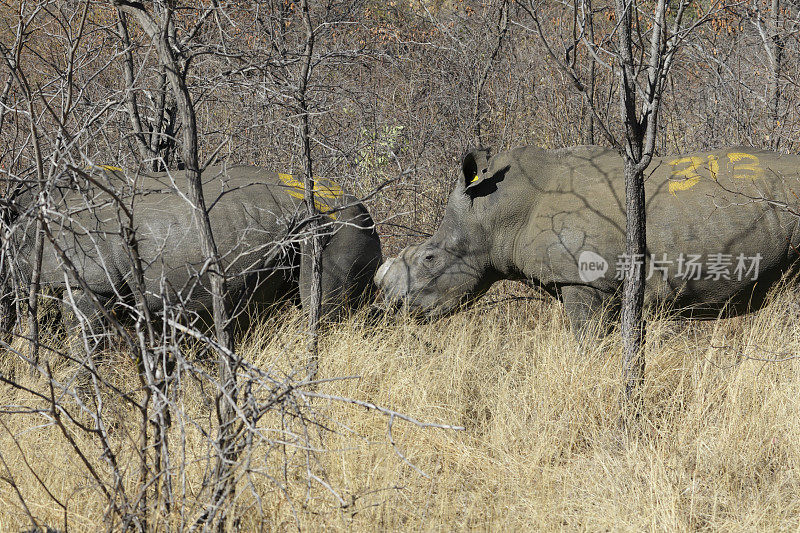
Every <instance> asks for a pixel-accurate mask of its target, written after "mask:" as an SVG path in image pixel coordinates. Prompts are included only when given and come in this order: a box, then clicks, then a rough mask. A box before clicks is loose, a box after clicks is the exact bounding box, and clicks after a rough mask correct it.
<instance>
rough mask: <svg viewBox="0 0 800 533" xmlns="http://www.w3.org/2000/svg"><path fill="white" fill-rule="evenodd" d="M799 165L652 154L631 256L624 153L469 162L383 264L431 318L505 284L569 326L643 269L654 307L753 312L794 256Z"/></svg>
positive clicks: (768, 156) (524, 153)
mask: <svg viewBox="0 0 800 533" xmlns="http://www.w3.org/2000/svg"><path fill="white" fill-rule="evenodd" d="M799 169H800V157H797V156H789V155H781V154H777V153H771V152H764V151H758V150H753V149H749V148H739V147H735V148H729V149H722V150H717V151H713V152H708V153H696V154H688V155H682V156H673V157H664V158H655V159H654V160H653V162H652V164H651V165H650V167H649V168H648V170H647V171H646V174H645V188H646V209H647V254H646V255H645V257H644V258H629V257H626V256H625V255H624V252H625V211H624V209H625V192H624V175H623V161H622V158H621V157H620V156H619V155H618V154H617V153H616V152H614V151H612V150H608V149H604V148H600V147H593V146H583V147H575V148H568V149H561V150H544V149H539V148H534V147H525V148H518V149H514V150H511V151H508V152H504V153H500V154H498V155H496V156H494V157H492V158H490V159H489V158H488V156H487V153H486V152H485V151H475V152H472V153H470V154H468V155H467V156H466V157H465V159H464V163H463V175H462V176H461V177H460V178H459V180H458V183H457V185H456V187H455V189H454V190H453V192H452V193H451V195H450V198H449V201H448V204H447V209H446V213H445V216H444V219H443V220H442V222H441V225H440V227H439V228H438V230H437V231H436V233H435V234H434V235H433V236H432V237H431V238H430V239H429V240H427V241H426V242H424V243H422V244H420V245H417V246H411V247H409V248H406V249H405V250H403V252H402V253H401V254H400V255H399V256H398V257H396V258H392V259H389V260H388V261H386V263H384V264H383V265H382V266H381V268H380V269H379V271H378V273H377V274H376V282H377V283H378V285H379V286H380V287H381V288H382V289H383V291H384V294H385V295H386V296H387V297H388V298H389V299H392V300H398V299H399V300H404V301H405V302H406V304H407V305H408V306H409V307H410V308H411V309H412V310H414V311H417V312H419V313H423V314H427V315H431V316H435V315H439V314H442V313H447V312H449V311H452V310H453V309H455V308H456V307H457V306H459V305H460V304H462V303H464V302H465V301H469V300H471V299H475V298H476V297H477V296H479V295H480V294H482V293H483V292H484V291H485V290H486V289H487V288H488V287H489V286H490V285H491V284H492V283H493V282H495V281H497V280H500V279H515V280H528V281H530V282H532V283H534V284H536V285H539V286H540V287H542V288H543V289H544V290H546V291H547V292H549V293H551V294H552V295H554V296H556V297H558V298H559V299H561V300H562V301H563V302H564V305H565V306H566V310H567V313H568V315H569V316H570V319H571V321H572V323H573V326H574V327H576V328H577V329H578V330H580V329H581V328H582V327H583V326H584V325H585V323H586V320H587V319H588V318H589V317H590V316H591V315H592V314H593V313H595V312H597V311H598V310H600V309H601V308H603V306H604V305H607V304H612V305H613V304H618V303H619V297H620V294H621V291H620V289H621V286H622V283H623V275H624V271H625V270H626V269H627V268H630V267H631V266H633V267H634V268H637V267H638V268H642V269H644V275H645V276H646V277H647V278H648V279H647V282H646V296H645V299H646V302H647V303H650V304H652V303H655V302H666V303H667V304H670V305H672V306H673V307H674V308H675V309H677V310H678V311H679V312H681V313H683V314H686V315H691V316H695V317H708V316H718V314H719V312H720V310H722V309H729V310H730V311H732V312H745V311H747V310H750V309H755V308H757V307H758V306H759V305H761V303H762V302H763V300H764V297H765V295H766V293H767V291H768V289H769V288H770V287H771V286H772V285H773V284H774V283H775V282H776V281H777V280H779V279H780V278H781V276H782V274H783V273H784V272H786V271H787V270H788V269H790V267H792V266H793V264H794V262H795V259H796V258H797V256H798V253H797V251H798V247H799V246H800V234H799V233H798V229H797V228H798V218H797V216H795V215H794V214H792V213H791V212H790V211H789V210H788V209H787V205H788V206H792V205H794V204H796V202H797V196H796V195H795V192H797V193H800V181H799V180H798V170H799Z"/></svg>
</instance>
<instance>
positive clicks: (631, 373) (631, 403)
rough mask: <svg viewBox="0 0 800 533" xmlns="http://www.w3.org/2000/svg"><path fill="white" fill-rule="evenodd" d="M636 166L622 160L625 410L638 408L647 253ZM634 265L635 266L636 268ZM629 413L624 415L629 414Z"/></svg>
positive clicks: (639, 175) (640, 183)
mask: <svg viewBox="0 0 800 533" xmlns="http://www.w3.org/2000/svg"><path fill="white" fill-rule="evenodd" d="M636 170H637V169H636V164H635V163H634V162H633V161H632V160H630V159H628V160H626V161H625V212H626V224H625V254H626V255H627V257H628V260H629V261H630V262H629V263H628V264H629V265H630V267H631V268H630V269H629V271H628V272H627V274H626V276H625V281H624V284H623V298H622V324H621V327H622V342H623V355H622V357H623V358H622V380H623V386H624V400H625V402H626V403H627V406H626V408H627V409H631V408H634V409H635V408H636V407H637V406H638V400H639V398H638V395H639V393H640V390H641V385H642V382H643V381H644V367H645V354H644V335H645V325H644V320H643V316H642V310H643V307H644V262H645V261H644V259H645V251H646V250H647V242H646V233H645V211H644V209H645V202H644V176H643V174H642V172H637V171H636ZM637 265H638V266H637ZM630 414H632V413H630V412H629V413H626V414H625V417H626V418H627V415H630Z"/></svg>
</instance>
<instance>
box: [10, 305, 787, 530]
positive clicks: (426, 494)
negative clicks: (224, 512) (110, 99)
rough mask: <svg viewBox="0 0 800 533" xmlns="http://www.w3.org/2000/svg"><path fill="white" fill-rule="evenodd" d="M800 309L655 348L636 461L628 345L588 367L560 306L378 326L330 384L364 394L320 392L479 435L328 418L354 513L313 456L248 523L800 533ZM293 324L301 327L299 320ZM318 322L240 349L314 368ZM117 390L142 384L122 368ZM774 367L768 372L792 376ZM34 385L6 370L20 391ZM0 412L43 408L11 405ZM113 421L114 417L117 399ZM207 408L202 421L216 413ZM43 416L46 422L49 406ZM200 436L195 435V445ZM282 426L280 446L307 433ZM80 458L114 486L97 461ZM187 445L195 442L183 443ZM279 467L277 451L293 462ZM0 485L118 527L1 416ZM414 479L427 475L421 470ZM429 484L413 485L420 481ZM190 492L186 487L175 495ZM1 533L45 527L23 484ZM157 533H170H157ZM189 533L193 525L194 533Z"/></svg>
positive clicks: (337, 407)
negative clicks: (627, 428) (626, 384)
mask: <svg viewBox="0 0 800 533" xmlns="http://www.w3.org/2000/svg"><path fill="white" fill-rule="evenodd" d="M799 314H800V313H799V312H798V308H797V304H796V293H794V292H793V291H784V292H782V293H780V294H779V295H778V296H777V297H776V298H775V301H773V302H772V304H771V305H770V306H769V307H768V308H767V309H765V310H763V311H762V312H760V313H758V314H754V315H750V316H747V317H742V318H737V319H731V320H724V321H719V322H704V323H692V324H680V323H675V322H671V321H669V320H665V319H659V320H655V321H653V322H652V323H651V325H650V328H649V339H648V342H649V346H648V348H649V349H648V354H649V359H648V364H649V366H648V373H647V382H646V385H645V390H644V395H643V396H644V414H643V416H642V420H641V422H642V424H641V425H642V432H641V435H640V436H639V437H638V438H635V439H633V440H630V441H628V442H623V441H621V440H620V439H621V437H620V432H619V431H618V429H617V420H618V413H619V410H618V401H619V395H618V391H619V357H620V347H619V344H618V337H617V336H615V335H613V336H611V337H609V338H607V339H605V340H603V341H602V342H600V343H599V344H598V346H597V347H596V348H595V349H592V350H591V351H588V352H587V353H584V354H580V353H579V348H578V346H577V345H576V343H575V341H574V340H573V339H572V337H571V335H570V333H569V331H568V329H567V326H566V320H565V317H564V316H563V313H562V310H561V308H560V306H559V305H551V303H549V302H545V301H540V300H536V299H530V300H522V301H519V300H514V301H505V302H500V303H496V304H492V305H488V304H485V305H481V306H479V307H477V308H475V309H472V310H469V311H467V312H464V313H461V314H458V315H455V316H453V317H450V318H447V319H445V320H441V321H438V322H435V323H430V324H418V323H414V322H412V321H410V320H407V319H403V318H400V319H398V320H396V321H395V320H386V321H383V322H381V323H379V324H377V325H371V324H369V323H367V321H365V319H364V317H363V316H358V317H355V318H353V319H352V320H350V321H348V322H347V323H345V324H343V325H340V326H336V327H332V328H330V329H328V331H327V332H326V334H325V335H324V336H323V339H322V348H321V349H322V351H321V373H322V376H321V377H322V378H332V377H341V376H353V377H352V378H351V379H347V380H343V381H335V382H331V383H326V384H323V385H321V386H320V388H319V390H318V392H323V393H328V394H332V395H337V396H345V397H350V398H354V399H359V400H364V401H369V402H375V403H379V404H381V405H383V406H388V407H391V408H393V409H397V410H399V411H402V412H403V413H406V414H408V415H411V416H413V417H415V418H417V419H424V420H427V421H436V422H440V423H446V424H456V425H463V426H465V428H466V429H465V430H464V431H449V430H440V429H430V428H428V429H422V428H419V427H416V426H414V425H412V424H409V423H406V422H403V421H399V420H396V421H395V422H394V424H393V427H392V436H393V438H394V442H395V444H396V446H397V451H398V452H399V453H400V454H402V455H403V456H404V457H405V459H407V462H406V461H404V459H402V458H401V456H400V455H398V453H396V451H395V450H394V449H393V447H392V446H391V444H390V441H389V439H388V438H387V419H386V418H385V417H384V416H380V415H377V414H375V413H373V412H369V411H366V410H365V409H363V408H360V407H356V406H353V405H350V404H342V403H339V402H328V401H323V400H319V399H317V400H313V401H312V403H313V411H314V412H315V413H316V416H317V420H318V421H320V422H321V423H323V424H324V425H325V426H327V427H328V428H329V429H332V430H333V431H334V432H333V433H332V432H327V431H320V432H319V433H318V434H316V435H314V436H312V442H313V443H314V444H315V445H316V446H319V448H320V449H322V448H324V451H322V452H321V453H319V454H317V456H316V457H317V459H318V461H319V463H318V464H316V465H314V466H313V468H314V470H315V471H316V472H317V473H318V474H319V475H320V476H321V477H322V478H324V480H325V481H326V482H327V483H329V484H330V487H331V488H332V489H333V490H334V491H335V492H336V493H337V494H338V495H339V497H341V498H342V500H343V501H344V504H342V502H341V501H339V500H338V498H337V497H335V496H334V495H333V494H332V492H331V491H330V490H328V489H327V488H325V487H324V486H323V485H321V484H320V483H317V482H313V481H312V482H311V483H310V485H309V484H308V482H307V481H306V480H307V475H306V464H305V459H304V457H305V455H304V454H303V453H300V450H297V449H295V448H293V446H292V445H291V443H290V444H288V445H287V446H286V447H285V448H283V449H276V448H274V447H273V448H272V449H268V448H267V447H266V446H264V447H256V448H255V449H254V450H253V453H252V454H251V461H252V462H251V464H250V465H249V469H248V473H249V475H250V476H251V479H250V481H251V482H248V483H244V482H243V483H242V487H243V490H241V491H240V494H239V495H238V498H239V500H238V503H237V506H238V507H239V509H240V511H241V527H242V530H244V531H250V530H263V531H281V530H294V529H296V528H297V527H299V528H300V529H302V530H304V531H305V530H309V531H317V530H319V531H322V530H326V531H327V530H375V529H382V530H420V529H421V530H440V529H447V530H453V529H455V530H466V529H480V530H531V529H544V530H557V529H567V530H590V531H598V530H615V531H617V530H619V531H643V530H653V531H665V530H666V531H686V530H715V531H741V530H749V531H755V530H758V531H777V530H790V529H796V528H797V527H798V526H800V501H798V499H797V494H798V492H799V491H800V470H799V468H800V419H798V416H797V413H798V411H799V410H800V361H798V360H797V359H793V358H791V357H792V356H793V354H797V353H800V332H799V331H798V329H797V327H796V323H797V318H798V315H799ZM287 318H288V319H287ZM300 324H301V317H300V314H299V312H297V310H292V309H289V310H286V313H285V314H283V315H281V319H280V320H272V321H268V322H265V323H264V324H262V326H261V327H260V328H258V329H256V330H253V331H252V332H251V333H250V335H249V336H248V338H247V339H246V340H244V341H243V343H242V345H241V350H242V351H243V353H245V354H246V357H247V358H248V359H249V360H250V361H252V362H253V363H255V364H257V365H259V366H261V367H262V368H274V367H275V365H278V367H279V368H282V369H284V370H289V369H290V368H291V365H292V362H293V361H292V357H291V356H290V354H299V353H302V349H301V347H302V343H303V342H304V340H303V339H304V337H303V336H302V335H300V334H299V333H298V330H299V329H300V327H301V326H300ZM109 358H111V359H112V360H113V361H115V362H116V363H118V364H113V365H109V368H113V369H114V370H113V371H114V373H115V376H116V377H115V380H116V381H117V382H119V383H124V382H130V381H132V380H135V379H136V376H135V369H134V368H132V367H131V365H130V364H129V363H126V359H125V358H123V357H117V356H115V355H114V354H110V355H109ZM784 358H787V360H785V361H781V362H766V361H763V360H761V359H784ZM13 371H16V372H17V374H23V373H24V369H23V367H21V365H17V364H16V363H14V362H13V361H11V360H9V359H5V360H4V368H3V373H4V374H6V375H8V373H9V372H13ZM2 394H3V396H2V400H0V403H2V404H4V405H29V406H30V405H32V400H31V398H30V397H29V396H27V395H26V394H25V393H22V392H19V391H17V392H10V391H9V390H8V389H4V390H3V392H2ZM108 401H109V404H110V407H109V408H110V409H112V410H113V409H115V405H116V404H115V402H114V400H113V399H108ZM204 402H205V403H204ZM177 403H178V404H179V405H181V406H182V407H183V409H184V417H185V420H184V421H181V422H179V423H176V424H174V425H173V428H172V431H173V432H178V431H179V430H181V429H182V430H183V431H185V432H186V436H185V445H184V446H185V447H184V453H185V464H184V465H182V468H184V469H185V470H181V471H180V472H179V471H176V474H185V483H186V491H187V493H186V500H185V501H186V504H185V505H186V506H185V507H184V508H182V509H176V510H175V511H174V512H173V513H172V514H170V515H169V517H168V519H169V520H170V521H171V522H172V525H173V526H178V525H179V524H181V519H182V518H183V519H184V520H190V519H191V518H192V517H193V516H194V515H195V513H196V512H198V511H199V510H200V508H201V506H202V503H203V502H198V501H193V499H192V491H193V488H194V485H195V484H196V483H197V482H198V480H199V478H200V476H201V474H202V468H203V467H204V466H205V464H206V462H205V458H204V457H201V456H198V455H197V453H198V451H200V452H201V453H202V452H205V451H206V448H205V446H203V445H202V437H201V436H200V433H199V432H198V430H199V429H205V430H208V429H209V426H210V424H205V423H203V421H204V420H206V421H208V420H210V419H212V418H213V417H212V412H211V406H210V405H208V404H207V396H204V394H203V391H201V390H199V389H198V388H197V386H196V383H190V382H187V383H185V387H184V388H183V389H182V390H181V393H180V397H179V399H178V400H177ZM33 404H35V402H33ZM116 416H117V417H118V419H117V422H118V424H119V426H118V427H117V428H116V429H114V430H113V431H112V436H114V437H113V440H114V441H115V444H116V445H117V446H119V447H120V448H121V449H122V450H123V451H122V452H121V453H120V458H121V459H127V460H129V461H130V467H129V468H126V469H125V470H126V471H127V472H128V473H129V475H130V478H129V479H126V480H125V482H126V483H131V484H133V483H134V482H135V480H136V475H137V473H136V456H135V453H134V450H133V449H131V451H130V452H129V453H126V452H125V451H124V448H125V446H126V445H128V443H129V437H128V436H127V435H126V434H125V423H126V417H129V416H133V413H125V412H121V413H117V414H116ZM189 421H197V422H198V423H199V425H200V427H198V428H194V427H192V424H191V423H189ZM284 423H285V424H288V425H287V426H282V425H281V419H280V417H278V416H277V415H275V416H272V417H267V418H265V419H264V420H263V421H262V427H263V428H272V429H273V430H275V431H277V430H278V429H281V428H283V429H290V427H291V424H292V422H291V421H290V420H289V419H288V418H286V419H284ZM77 438H79V439H82V440H81V441H80V444H81V445H82V446H84V447H85V449H86V450H88V458H89V460H90V461H91V462H92V463H93V464H95V465H96V466H97V467H98V468H100V469H101V470H102V469H103V465H102V458H101V453H102V450H100V449H98V448H97V446H96V444H93V443H92V442H91V441H89V440H88V439H86V438H85V437H84V436H81V435H77ZM173 438H174V439H175V441H176V442H177V441H179V439H180V435H178V434H177V433H176V434H175V435H173ZM278 448H280V447H278ZM0 450H2V459H3V461H4V464H2V465H0V468H1V469H2V476H3V478H4V479H6V480H8V479H13V480H15V482H16V483H17V484H18V485H19V486H18V488H19V490H20V491H21V492H22V493H23V494H24V495H25V503H26V505H27V506H28V507H29V509H30V510H31V512H32V513H33V514H34V515H35V516H36V517H37V518H38V519H39V520H41V521H44V522H46V523H49V524H51V525H63V520H64V516H65V513H64V511H63V510H62V509H59V507H58V506H57V505H56V504H55V503H54V502H53V500H52V499H51V498H50V497H48V495H47V494H45V493H44V492H43V491H42V490H41V487H40V486H39V485H38V483H37V481H36V480H35V478H34V476H33V475H32V472H35V473H36V474H37V476H39V477H41V478H42V479H43V481H45V483H46V484H47V486H48V487H49V489H50V490H51V491H53V493H54V496H56V498H58V499H59V500H61V501H62V502H64V503H66V507H67V509H66V516H67V524H68V525H69V529H70V530H74V531H92V530H96V529H98V528H104V527H103V526H102V525H101V524H100V522H99V517H100V516H102V514H103V512H104V511H105V510H106V509H104V503H105V502H104V499H103V498H100V497H99V495H98V493H97V492H96V489H95V488H94V484H93V483H92V481H91V480H90V479H88V477H87V475H86V470H85V468H84V466H83V465H82V464H80V462H79V460H78V458H77V457H76V456H75V454H74V453H73V452H72V449H71V447H70V446H69V445H68V443H67V442H66V441H65V439H64V438H63V437H62V436H60V434H59V432H58V431H57V430H56V429H55V428H54V427H53V426H52V424H51V423H50V422H49V421H48V419H47V418H46V417H44V416H39V415H15V416H4V418H3V421H2V437H0ZM409 463H410V464H409ZM412 465H413V466H412ZM177 485H178V486H180V483H178V484H177ZM0 491H1V492H0V509H2V510H0V529H2V530H4V531H5V530H14V529H21V528H23V527H26V526H27V525H29V524H30V522H29V521H28V519H27V517H26V514H25V513H24V512H23V509H22V508H21V504H20V499H19V498H18V497H17V495H16V494H15V492H14V489H13V488H12V487H11V486H9V485H8V484H7V483H4V484H3V485H2V488H1V489H0ZM152 516H153V520H155V521H154V522H151V527H152V528H153V529H161V528H162V527H163V526H164V525H165V524H163V523H162V524H161V525H157V524H158V520H159V518H158V513H157V512H153V513H152ZM184 524H185V522H184Z"/></svg>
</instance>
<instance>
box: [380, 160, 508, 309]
mask: <svg viewBox="0 0 800 533" xmlns="http://www.w3.org/2000/svg"><path fill="white" fill-rule="evenodd" d="M488 156H489V154H488V151H486V150H476V151H473V152H470V153H469V154H467V155H466V156H465V157H464V161H463V164H462V169H463V175H462V176H461V177H460V178H459V180H458V182H457V184H456V187H455V189H454V190H453V192H452V193H451V194H450V199H449V200H448V202H447V208H446V211H445V215H444V218H443V219H442V223H441V224H440V225H439V228H438V229H437V230H436V233H435V234H434V235H433V236H432V237H431V238H430V239H428V240H427V241H425V242H424V243H422V244H419V245H415V246H409V247H408V248H406V249H404V250H403V251H402V252H401V253H400V254H399V255H398V256H397V257H393V258H390V259H388V260H386V262H385V263H383V265H381V267H380V268H379V269H378V271H377V273H376V274H375V283H376V285H377V286H378V288H379V289H380V290H381V291H382V293H383V296H384V299H385V300H387V301H389V302H393V303H398V302H401V303H403V304H405V305H406V306H407V307H408V309H409V310H410V311H411V312H412V313H414V314H421V315H425V316H428V317H436V316H440V315H444V314H447V313H450V312H451V311H454V310H455V309H456V308H458V307H460V306H461V305H463V304H468V303H470V302H472V301H474V300H475V299H477V298H478V297H479V296H480V295H482V294H483V293H484V292H485V291H486V289H488V288H489V286H490V285H491V284H492V283H493V282H494V281H496V280H497V279H498V278H499V276H498V275H497V273H496V272H494V270H493V269H492V266H491V264H490V260H489V251H490V248H491V242H490V238H489V234H490V233H489V231H488V230H487V222H488V221H487V220H485V217H484V216H483V213H478V212H476V210H475V209H474V205H473V200H474V198H475V196H476V195H479V194H486V192H487V191H483V192H481V189H482V188H483V187H482V185H487V186H490V187H491V183H489V181H490V180H489V179H488V178H489V172H488V168H489V164H488Z"/></svg>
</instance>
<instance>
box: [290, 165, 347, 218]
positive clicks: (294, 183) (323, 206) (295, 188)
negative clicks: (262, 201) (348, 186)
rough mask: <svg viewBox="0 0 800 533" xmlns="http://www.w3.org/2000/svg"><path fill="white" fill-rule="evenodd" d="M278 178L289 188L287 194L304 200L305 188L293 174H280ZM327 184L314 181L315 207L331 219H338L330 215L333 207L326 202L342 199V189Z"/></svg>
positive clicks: (332, 184) (333, 184)
mask: <svg viewBox="0 0 800 533" xmlns="http://www.w3.org/2000/svg"><path fill="white" fill-rule="evenodd" d="M278 178H279V179H280V180H281V181H282V182H283V183H284V184H285V185H287V186H288V187H289V188H288V189H286V191H285V192H286V194H288V195H289V196H291V197H293V198H299V199H300V200H303V199H304V198H305V187H304V186H303V184H302V183H301V182H299V181H298V180H296V179H295V178H294V176H292V175H291V174H278ZM325 181H326V182H327V184H324V183H321V182H320V181H317V179H316V178H315V180H314V205H315V206H316V208H317V210H318V211H319V212H320V213H325V214H327V215H328V216H330V217H331V218H334V219H335V218H336V214H335V213H330V211H331V206H330V205H328V204H327V203H326V202H325V200H334V199H336V198H341V197H342V196H343V195H344V192H343V191H342V188H341V187H339V186H338V185H336V184H335V183H333V182H331V181H330V180H325Z"/></svg>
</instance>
